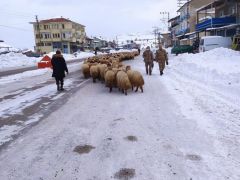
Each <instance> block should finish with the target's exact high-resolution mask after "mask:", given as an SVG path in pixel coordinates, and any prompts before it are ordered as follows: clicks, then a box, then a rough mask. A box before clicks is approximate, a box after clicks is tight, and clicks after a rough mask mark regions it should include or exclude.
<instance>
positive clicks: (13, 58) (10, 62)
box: [0, 52, 40, 70]
mask: <svg viewBox="0 0 240 180" xmlns="http://www.w3.org/2000/svg"><path fill="white" fill-rule="evenodd" d="M39 60H40V58H34V57H27V56H26V55H23V54H22V53H14V52H10V53H8V54H2V55H0V70H3V69H5V68H11V67H28V66H36V64H37V62H38V61H39Z"/></svg>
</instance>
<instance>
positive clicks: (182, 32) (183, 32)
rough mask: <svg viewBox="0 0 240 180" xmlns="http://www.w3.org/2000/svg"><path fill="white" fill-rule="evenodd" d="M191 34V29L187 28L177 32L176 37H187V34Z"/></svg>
mask: <svg viewBox="0 0 240 180" xmlns="http://www.w3.org/2000/svg"><path fill="white" fill-rule="evenodd" d="M189 32H190V29H189V28H186V29H181V30H179V31H177V32H176V33H175V35H176V36H181V35H185V34H186V33H189Z"/></svg>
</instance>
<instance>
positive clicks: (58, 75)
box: [51, 50, 68, 91]
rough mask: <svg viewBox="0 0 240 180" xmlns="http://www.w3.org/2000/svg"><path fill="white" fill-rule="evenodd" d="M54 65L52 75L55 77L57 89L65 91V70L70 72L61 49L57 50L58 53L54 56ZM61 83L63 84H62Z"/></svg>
mask: <svg viewBox="0 0 240 180" xmlns="http://www.w3.org/2000/svg"><path fill="white" fill-rule="evenodd" d="M51 62H52V67H53V74H52V77H55V80H56V84H57V90H58V91H63V90H64V89H63V83H64V77H65V71H66V73H67V74H68V68H67V64H66V61H65V59H64V57H63V56H62V54H61V51H60V50H57V51H56V54H54V55H53V57H52V60H51ZM60 85H61V86H60Z"/></svg>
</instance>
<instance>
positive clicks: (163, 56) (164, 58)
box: [156, 45, 168, 76]
mask: <svg viewBox="0 0 240 180" xmlns="http://www.w3.org/2000/svg"><path fill="white" fill-rule="evenodd" d="M156 61H157V62H158V64H159V70H160V75H161V76H162V75H163V70H164V69H165V63H166V64H167V65H168V55H167V52H166V50H165V49H163V48H162V45H159V49H158V50H157V52H156Z"/></svg>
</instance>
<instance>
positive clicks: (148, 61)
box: [143, 46, 154, 76]
mask: <svg viewBox="0 0 240 180" xmlns="http://www.w3.org/2000/svg"><path fill="white" fill-rule="evenodd" d="M143 58H144V62H145V67H146V74H149V75H150V76H151V75H152V67H153V59H154V57H153V52H152V51H151V50H150V47H149V46H148V47H147V48H146V50H145V51H144V53H143Z"/></svg>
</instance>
